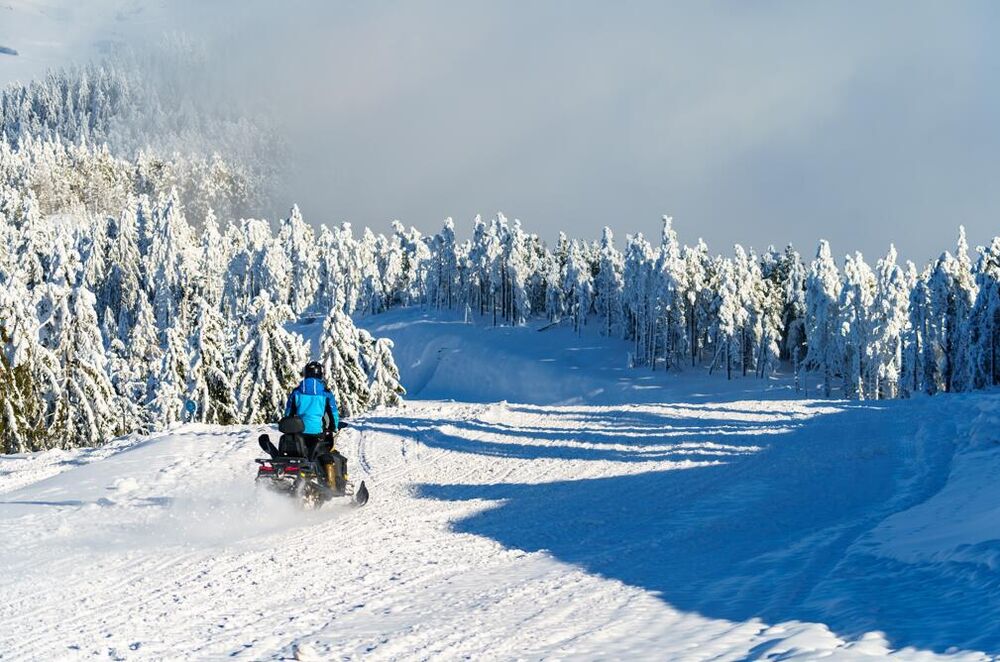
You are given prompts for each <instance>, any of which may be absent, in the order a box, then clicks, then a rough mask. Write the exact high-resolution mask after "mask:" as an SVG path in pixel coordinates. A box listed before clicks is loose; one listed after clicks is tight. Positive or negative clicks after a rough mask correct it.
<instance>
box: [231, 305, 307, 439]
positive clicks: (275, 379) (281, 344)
mask: <svg viewBox="0 0 1000 662" xmlns="http://www.w3.org/2000/svg"><path fill="white" fill-rule="evenodd" d="M251 315H252V317H251V322H250V325H249V326H250V328H249V329H248V331H249V333H248V337H247V340H246V341H245V342H244V344H243V346H242V348H241V349H240V353H239V356H238V358H237V360H236V365H235V367H234V374H236V375H238V385H237V394H238V400H239V403H240V412H241V418H242V420H243V422H244V423H248V424H259V423H267V422H270V421H274V420H277V419H278V418H279V417H280V416H281V414H282V412H283V411H284V407H285V401H286V399H287V397H288V393H289V392H290V391H291V390H292V388H294V387H295V384H296V383H297V382H298V375H299V370H301V368H302V366H303V365H304V364H305V362H306V357H307V356H308V348H307V346H306V343H305V341H304V340H303V339H302V337H301V336H300V335H298V334H296V333H290V332H288V331H286V330H285V328H284V324H285V322H286V321H288V320H289V319H290V318H291V317H292V312H291V309H289V308H288V306H287V305H285V304H278V305H275V304H273V303H272V302H271V299H270V297H269V296H268V295H267V293H266V292H262V293H260V294H258V295H257V297H256V298H255V299H254V301H253V304H252V306H251Z"/></svg>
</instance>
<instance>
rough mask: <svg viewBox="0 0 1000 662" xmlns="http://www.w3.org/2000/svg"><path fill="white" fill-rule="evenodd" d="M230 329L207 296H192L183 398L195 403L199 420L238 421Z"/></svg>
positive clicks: (213, 421)
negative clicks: (192, 307) (190, 325)
mask: <svg viewBox="0 0 1000 662" xmlns="http://www.w3.org/2000/svg"><path fill="white" fill-rule="evenodd" d="M231 345H232V340H231V333H230V332H229V329H227V328H226V322H225V320H224V319H223V318H222V315H221V314H220V313H219V311H218V310H217V309H216V308H215V307H214V306H213V305H212V304H211V303H209V302H208V301H207V300H205V299H204V298H202V297H197V298H196V299H195V300H194V311H193V325H192V329H191V333H190V350H189V352H190V364H189V366H188V370H187V387H186V392H185V399H186V400H189V401H191V402H193V403H195V415H196V417H197V419H198V420H199V421H202V422H205V423H217V424H219V425H232V424H233V423H236V422H237V421H239V420H240V419H239V403H238V402H237V401H236V389H235V387H234V385H233V379H232V362H233V359H234V358H235V357H231V356H230V355H229V348H230V347H231Z"/></svg>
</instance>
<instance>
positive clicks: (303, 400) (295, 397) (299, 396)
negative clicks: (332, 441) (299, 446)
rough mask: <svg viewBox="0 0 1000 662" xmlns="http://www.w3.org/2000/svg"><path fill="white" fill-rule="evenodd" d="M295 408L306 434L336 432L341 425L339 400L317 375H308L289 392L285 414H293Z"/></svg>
mask: <svg viewBox="0 0 1000 662" xmlns="http://www.w3.org/2000/svg"><path fill="white" fill-rule="evenodd" d="M293 408H294V411H295V413H296V414H298V415H299V416H300V417H301V418H302V424H303V426H304V427H305V430H304V433H305V434H323V432H325V431H327V430H333V431H334V432H336V430H337V428H338V427H340V412H338V411H337V400H336V398H334V397H333V394H332V393H330V391H328V390H327V389H326V384H324V383H323V381H322V380H319V379H316V378H315V377H306V378H305V379H303V380H302V382H301V383H300V384H299V385H298V386H296V387H295V388H294V389H293V390H292V392H291V393H289V394H288V402H287V403H285V416H289V415H291V413H292V411H293ZM331 424H332V425H331Z"/></svg>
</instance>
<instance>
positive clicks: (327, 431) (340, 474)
mask: <svg viewBox="0 0 1000 662" xmlns="http://www.w3.org/2000/svg"><path fill="white" fill-rule="evenodd" d="M292 414H296V415H298V416H299V418H301V419H302V426H303V431H302V439H303V440H304V441H305V442H306V448H307V450H308V452H309V456H310V457H315V458H316V460H317V461H318V462H319V463H320V465H321V466H322V467H323V473H324V474H325V477H326V482H327V485H329V486H330V487H331V488H333V489H337V490H343V487H344V486H343V482H342V481H343V480H344V479H345V478H346V476H345V471H344V470H345V468H346V459H345V458H344V456H343V455H341V454H340V453H338V452H337V451H335V450H334V449H333V433H334V432H336V431H337V430H338V429H339V428H340V413H339V412H338V411H337V400H336V398H334V397H333V394H332V393H330V390H329V389H328V388H327V387H326V383H325V382H324V381H323V365H322V364H321V363H319V362H317V361H311V362H310V363H307V364H306V367H304V368H303V369H302V381H301V382H299V385H298V386H296V387H295V388H294V389H292V392H291V393H289V394H288V402H287V403H286V404H285V416H291V415H292ZM338 479H339V480H338Z"/></svg>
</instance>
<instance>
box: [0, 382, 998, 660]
mask: <svg viewBox="0 0 1000 662" xmlns="http://www.w3.org/2000/svg"><path fill="white" fill-rule="evenodd" d="M976 402H977V401H976V400H974V399H969V400H961V399H955V398H939V399H930V400H927V399H924V400H921V401H919V402H892V403H887V404H881V403H880V404H877V405H870V404H864V403H861V404H844V403H831V402H815V401H773V402H763V401H739V400H733V401H725V400H721V401H719V402H707V403H706V402H702V403H696V404H659V405H657V404H651V405H622V406H607V407H599V406H582V405H580V406H562V407H560V406H533V405H515V404H506V403H501V404H494V405H485V404H484V405H470V404H462V403H442V402H412V403H409V404H407V406H406V407H405V408H404V409H402V410H395V411H392V412H384V413H378V414H375V415H371V416H369V417H368V418H367V419H366V420H364V421H362V422H360V423H358V426H359V427H358V429H355V430H352V431H350V432H349V434H348V439H347V440H346V441H345V443H344V444H343V451H344V452H345V453H346V454H347V455H348V457H349V458H350V459H351V469H352V471H353V473H354V477H355V478H364V479H365V480H367V481H368V483H369V485H370V486H371V488H372V501H371V502H370V503H369V505H368V506H367V507H366V508H365V509H362V510H357V509H351V508H349V507H336V506H334V507H330V508H328V509H324V510H321V511H318V512H302V511H299V510H297V509H295V508H294V506H293V505H292V504H290V503H289V502H287V501H285V500H283V499H281V498H280V497H278V496H276V495H270V494H267V493H261V492H258V491H256V490H255V488H254V485H253V481H252V476H253V458H254V457H255V456H257V455H258V454H259V451H258V450H257V447H256V441H255V439H256V436H257V435H258V434H259V433H260V432H261V429H259V428H228V429H224V428H221V429H220V428H213V427H207V426H187V427H182V428H179V429H175V430H173V431H171V432H169V433H166V434H163V435H159V436H156V437H153V438H151V439H149V440H145V441H141V442H121V443H120V444H119V445H118V446H117V447H113V448H110V449H104V450H103V451H102V452H93V451H91V452H90V454H87V453H84V452H75V453H60V452H55V453H53V452H50V453H45V454H39V455H35V456H28V457H16V456H15V457H12V456H7V457H5V458H3V460H2V462H0V490H6V491H4V492H2V493H0V559H2V560H0V568H2V581H0V585H2V595H3V600H2V603H0V657H2V658H3V659H25V660H27V659H41V658H47V659H58V658H70V659H72V658H89V657H95V658H112V659H177V658H191V659H222V658H227V659H230V658H231V659H254V660H256V659H270V658H278V659H280V658H283V657H284V658H290V657H296V656H297V657H299V658H309V657H310V656H313V657H315V658H316V659H333V658H344V657H346V658H355V657H357V658H360V657H364V658H366V659H426V658H431V657H438V656H440V657H446V658H449V659H455V658H461V657H471V658H476V659H483V658H489V659H510V658H522V659H536V658H544V657H556V658H566V657H574V658H577V657H583V658H598V657H600V658H626V657H630V658H634V657H645V658H657V659H741V658H750V659H758V658H766V657H769V656H777V657H783V658H788V657H795V656H801V657H803V658H804V659H811V658H814V657H816V656H820V655H825V654H829V653H832V654H835V655H836V656H838V657H839V658H843V657H862V658H863V657H867V656H869V655H876V656H884V655H888V654H890V653H893V654H897V655H901V656H903V657H906V658H923V657H930V656H933V655H935V654H946V653H949V654H955V655H957V656H958V657H962V658H965V657H968V658H970V659H979V658H981V657H984V656H983V655H981V654H976V653H975V652H970V651H983V652H985V653H988V654H996V653H1000V629H998V627H997V626H996V625H994V621H995V620H996V619H995V616H996V614H997V613H998V612H1000V603H998V602H1000V599H998V598H997V597H996V596H995V595H994V591H993V589H994V587H995V586H996V575H995V573H992V572H991V570H990V569H989V568H987V567H983V566H981V565H980V564H977V563H971V562H965V563H957V562H955V561H954V560H953V559H941V558H938V559H933V558H931V559H922V560H921V559H917V560H916V561H914V560H913V559H911V560H910V561H909V562H903V561H901V560H899V558H898V557H899V556H900V555H899V554H898V553H897V554H895V556H894V555H893V554H891V553H888V552H886V551H885V550H883V549H882V547H884V546H885V544H884V539H885V535H884V528H885V527H886V526H896V527H902V528H906V523H905V522H902V523H895V524H892V523H891V524H886V520H887V518H890V517H891V516H894V514H899V513H904V514H905V511H907V510H908V509H910V508H912V507H914V506H917V505H918V504H921V503H923V502H926V501H927V499H928V498H929V497H932V496H933V495H935V494H937V493H938V492H939V491H941V489H942V487H943V486H944V485H945V484H946V481H947V479H948V476H949V468H950V466H951V463H952V460H953V455H954V443H953V442H954V440H955V438H956V435H958V434H959V433H958V431H957V430H956V426H955V424H954V423H949V422H948V421H951V420H955V417H954V414H955V407H956V404H957V405H960V406H965V407H971V408H973V409H974V406H973V405H974V404H975V403H976ZM949 408H951V409H949ZM32 477H35V478H40V479H39V480H37V482H34V483H30V484H25V483H28V482H30V480H31V479H32ZM5 486H6V487H5ZM895 517H897V518H898V517H900V516H899V515H895ZM917 528H919V527H917ZM890 538H891V539H893V540H895V541H896V542H897V543H898V542H899V539H898V538H892V537H891V536H890ZM880 541H882V542H880Z"/></svg>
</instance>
